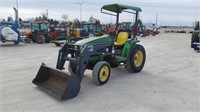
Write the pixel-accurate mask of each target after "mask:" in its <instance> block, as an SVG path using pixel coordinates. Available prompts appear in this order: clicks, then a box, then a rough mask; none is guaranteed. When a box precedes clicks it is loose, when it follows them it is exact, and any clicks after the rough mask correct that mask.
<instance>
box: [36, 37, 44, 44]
mask: <svg viewBox="0 0 200 112" xmlns="http://www.w3.org/2000/svg"><path fill="white" fill-rule="evenodd" d="M36 42H37V43H38V44H43V43H44V42H45V38H44V36H43V35H37V36H36Z"/></svg>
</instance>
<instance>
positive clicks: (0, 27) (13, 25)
mask: <svg viewBox="0 0 200 112" xmlns="http://www.w3.org/2000/svg"><path fill="white" fill-rule="evenodd" d="M13 9H14V11H15V21H14V22H5V21H2V22H0V41H1V42H3V43H5V42H14V43H15V44H18V43H19V42H24V41H23V40H22V38H21V37H20V34H19V30H18V28H19V23H18V11H17V9H16V8H13Z"/></svg>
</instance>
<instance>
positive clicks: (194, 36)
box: [191, 32, 199, 48]
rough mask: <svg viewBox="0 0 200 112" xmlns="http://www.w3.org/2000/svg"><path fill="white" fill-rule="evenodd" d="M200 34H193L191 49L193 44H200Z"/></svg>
mask: <svg viewBox="0 0 200 112" xmlns="http://www.w3.org/2000/svg"><path fill="white" fill-rule="evenodd" d="M198 34H199V32H193V33H192V38H191V48H193V47H194V46H193V44H194V43H195V42H199V37H198Z"/></svg>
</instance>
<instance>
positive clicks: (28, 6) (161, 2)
mask: <svg viewBox="0 0 200 112" xmlns="http://www.w3.org/2000/svg"><path fill="white" fill-rule="evenodd" d="M16 1H17V0H0V18H5V19H6V18H7V17H8V16H13V17H14V11H13V9H12V7H16ZM82 1H85V3H84V4H83V5H82V20H86V21H87V20H88V19H89V17H90V16H91V15H92V16H93V17H95V18H98V19H100V21H101V22H102V23H108V22H111V21H113V22H114V20H115V17H111V16H109V15H105V14H103V13H101V12H100V8H101V7H102V6H103V5H105V4H112V3H121V4H126V5H132V6H138V7H141V8H142V12H141V13H140V19H141V20H142V21H143V22H144V23H148V22H154V23H155V20H156V14H157V15H158V24H159V25H190V26H191V25H192V24H193V22H194V21H195V20H200V0H18V6H19V16H20V17H21V18H22V19H28V18H32V17H36V16H40V15H41V12H45V10H46V9H48V12H49V18H53V19H57V20H62V18H61V16H62V14H67V15H68V16H69V20H73V19H74V18H78V19H79V18H80V9H79V5H78V4H76V2H82ZM130 20H132V16H131V15H130V14H123V15H122V16H121V19H120V21H130Z"/></svg>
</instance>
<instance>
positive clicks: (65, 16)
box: [62, 14, 68, 22]
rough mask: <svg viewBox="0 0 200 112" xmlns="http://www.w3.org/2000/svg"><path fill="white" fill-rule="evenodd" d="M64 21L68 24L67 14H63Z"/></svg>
mask: <svg viewBox="0 0 200 112" xmlns="http://www.w3.org/2000/svg"><path fill="white" fill-rule="evenodd" d="M62 19H64V21H65V22H66V21H67V20H68V15H67V14H63V15H62Z"/></svg>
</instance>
